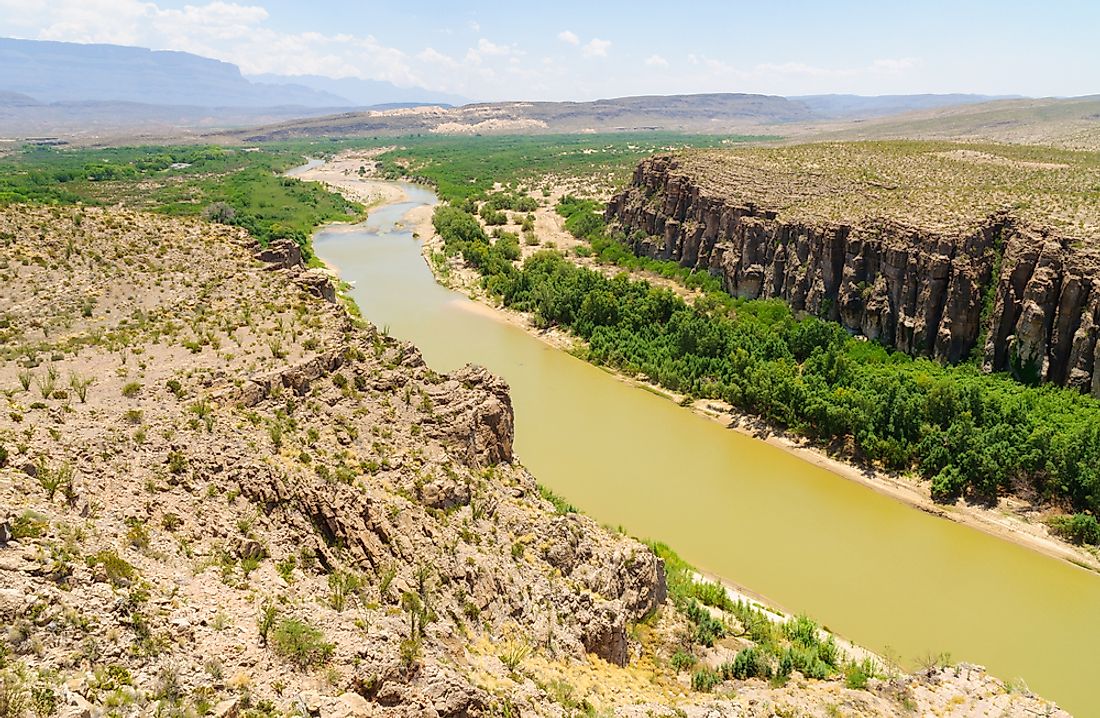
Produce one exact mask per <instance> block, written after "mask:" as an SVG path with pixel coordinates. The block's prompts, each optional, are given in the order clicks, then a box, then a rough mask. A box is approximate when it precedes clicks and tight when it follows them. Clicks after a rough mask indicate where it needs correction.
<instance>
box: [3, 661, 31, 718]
mask: <svg viewBox="0 0 1100 718" xmlns="http://www.w3.org/2000/svg"><path fill="white" fill-rule="evenodd" d="M30 700H31V696H30V692H29V691H28V690H27V677H26V675H24V671H23V668H22V666H21V665H18V664H17V665H16V666H13V667H11V668H5V669H4V670H2V671H0V718H22V716H23V715H24V714H25V713H26V710H27V708H28V707H29V705H30Z"/></svg>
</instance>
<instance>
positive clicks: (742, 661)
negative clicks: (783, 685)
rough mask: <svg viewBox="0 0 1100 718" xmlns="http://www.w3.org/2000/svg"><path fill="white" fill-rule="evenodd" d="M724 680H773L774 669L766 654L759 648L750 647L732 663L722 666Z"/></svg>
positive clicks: (742, 651)
mask: <svg viewBox="0 0 1100 718" xmlns="http://www.w3.org/2000/svg"><path fill="white" fill-rule="evenodd" d="M720 672H721V673H722V677H723V678H737V679H741V680H744V679H746V678H771V675H772V667H771V664H770V663H768V660H767V657H766V656H765V655H764V652H763V651H762V650H761V649H760V648H759V647H757V646H750V647H749V648H745V649H743V650H741V651H740V652H739V653H738V654H737V655H736V656H734V659H733V662H732V663H725V664H723V665H722V667H721V669H720Z"/></svg>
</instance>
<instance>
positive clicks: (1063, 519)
mask: <svg viewBox="0 0 1100 718" xmlns="http://www.w3.org/2000/svg"><path fill="white" fill-rule="evenodd" d="M1049 525H1050V530H1051V532H1052V533H1054V535H1055V536H1058V537H1060V538H1063V539H1065V540H1066V541H1069V542H1070V543H1075V544H1088V545H1092V546H1100V522H1098V521H1097V520H1096V517H1095V516H1093V515H1091V514H1073V515H1072V516H1056V517H1054V518H1052V519H1051V520H1050V522H1049Z"/></svg>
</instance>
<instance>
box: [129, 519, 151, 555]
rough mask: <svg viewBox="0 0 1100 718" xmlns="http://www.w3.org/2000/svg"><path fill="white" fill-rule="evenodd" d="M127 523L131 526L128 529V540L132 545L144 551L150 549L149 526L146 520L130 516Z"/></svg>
mask: <svg viewBox="0 0 1100 718" xmlns="http://www.w3.org/2000/svg"><path fill="white" fill-rule="evenodd" d="M126 525H127V526H128V527H129V528H128V529H127V530H126V540H127V541H128V542H129V543H130V545H131V546H133V547H134V548H138V549H141V550H142V551H144V550H146V549H148V548H149V541H150V537H149V528H148V527H147V526H146V525H145V522H144V521H142V520H141V519H138V518H130V519H127V520H126Z"/></svg>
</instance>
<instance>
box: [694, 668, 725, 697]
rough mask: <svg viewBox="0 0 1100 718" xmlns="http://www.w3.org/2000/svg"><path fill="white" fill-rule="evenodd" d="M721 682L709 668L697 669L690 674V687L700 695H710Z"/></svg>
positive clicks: (718, 676)
mask: <svg viewBox="0 0 1100 718" xmlns="http://www.w3.org/2000/svg"><path fill="white" fill-rule="evenodd" d="M721 682H722V677H721V676H720V675H718V674H717V673H716V672H715V671H714V670H712V669H710V668H706V667H703V668H699V669H697V670H696V671H695V672H694V673H692V674H691V687H692V688H693V689H695V690H697V691H699V692H700V693H710V692H711V691H712V690H714V687H715V686H716V685H718V684H719V683H721Z"/></svg>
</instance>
